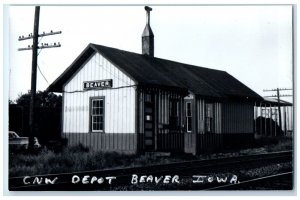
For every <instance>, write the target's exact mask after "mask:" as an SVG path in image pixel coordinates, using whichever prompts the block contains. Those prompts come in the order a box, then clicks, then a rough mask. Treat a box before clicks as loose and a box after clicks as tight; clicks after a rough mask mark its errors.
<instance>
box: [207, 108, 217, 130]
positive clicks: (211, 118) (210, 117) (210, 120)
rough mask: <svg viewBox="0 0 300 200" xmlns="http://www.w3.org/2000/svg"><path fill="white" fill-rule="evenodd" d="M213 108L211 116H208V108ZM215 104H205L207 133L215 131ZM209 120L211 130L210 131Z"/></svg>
mask: <svg viewBox="0 0 300 200" xmlns="http://www.w3.org/2000/svg"><path fill="white" fill-rule="evenodd" d="M209 107H211V111H210V112H211V116H208V108H209ZM214 117H215V116H214V104H213V103H206V104H205V132H206V133H213V132H214V131H215V130H214ZM208 120H209V125H210V126H209V129H210V130H208Z"/></svg>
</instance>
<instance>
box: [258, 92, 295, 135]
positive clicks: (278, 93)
mask: <svg viewBox="0 0 300 200" xmlns="http://www.w3.org/2000/svg"><path fill="white" fill-rule="evenodd" d="M283 90H292V89H288V88H276V89H267V90H263V91H264V92H276V95H271V96H265V97H276V98H277V103H278V115H279V128H280V129H281V130H282V122H281V106H280V104H281V102H280V97H289V96H292V95H287V94H283V95H280V92H279V91H283ZM284 120H285V119H284ZM284 128H285V130H284V131H285V132H286V123H285V124H284Z"/></svg>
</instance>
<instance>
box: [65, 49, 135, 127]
mask: <svg viewBox="0 0 300 200" xmlns="http://www.w3.org/2000/svg"><path fill="white" fill-rule="evenodd" d="M105 79H112V80H113V88H118V89H109V88H108V89H102V90H86V91H84V90H83V82H84V81H94V80H105ZM134 85H135V83H134V81H133V80H132V79H130V78H129V77H128V76H127V75H125V74H124V73H123V72H122V71H120V70H119V69H118V68H117V67H115V66H114V65H113V64H112V63H110V62H109V61H108V60H107V59H105V58H104V57H103V56H102V55H100V54H99V53H96V54H94V55H93V56H92V57H91V58H90V59H89V61H88V62H86V63H85V64H84V66H82V67H81V68H80V70H79V71H78V72H77V73H75V75H74V76H73V77H72V78H71V79H70V80H69V81H68V82H67V83H66V85H65V86H64V110H63V111H64V117H63V132H64V133H88V132H89V131H90V130H89V129H90V124H89V123H90V116H89V115H90V108H89V106H90V97H104V98H105V108H104V109H105V111H104V112H105V119H104V120H105V123H104V132H105V133H135V87H134ZM126 86H129V87H126ZM130 86H132V87H130ZM119 87H125V88H119Z"/></svg>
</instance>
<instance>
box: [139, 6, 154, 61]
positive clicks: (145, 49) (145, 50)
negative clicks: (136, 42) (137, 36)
mask: <svg viewBox="0 0 300 200" xmlns="http://www.w3.org/2000/svg"><path fill="white" fill-rule="evenodd" d="M145 10H146V12H147V21H146V27H145V29H144V31H143V35H142V54H143V55H148V56H151V57H154V34H153V32H152V30H151V27H150V11H151V10H152V8H150V7H148V6H145Z"/></svg>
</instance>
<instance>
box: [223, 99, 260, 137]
mask: <svg viewBox="0 0 300 200" xmlns="http://www.w3.org/2000/svg"><path fill="white" fill-rule="evenodd" d="M253 115H254V109H253V105H252V103H247V102H245V103H242V102H226V103H223V105H222V116H221V118H222V127H223V130H222V132H223V133H253V127H254V126H253V123H254V122H253Z"/></svg>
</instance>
